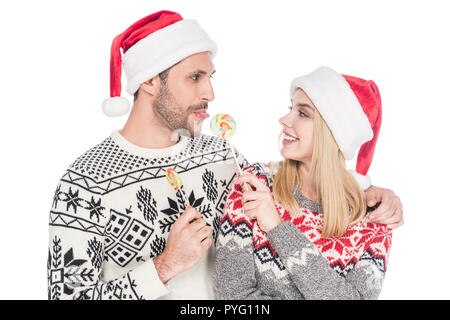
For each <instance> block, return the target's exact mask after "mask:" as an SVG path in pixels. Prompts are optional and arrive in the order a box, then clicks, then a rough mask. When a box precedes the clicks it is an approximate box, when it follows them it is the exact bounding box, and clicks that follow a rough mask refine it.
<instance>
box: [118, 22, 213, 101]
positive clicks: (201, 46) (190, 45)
mask: <svg viewBox="0 0 450 320" xmlns="http://www.w3.org/2000/svg"><path fill="white" fill-rule="evenodd" d="M206 51H209V52H211V54H212V56H213V57H214V56H215V54H216V52H217V45H216V43H215V42H214V41H213V40H211V38H210V37H209V36H208V34H206V32H205V31H204V30H203V29H202V28H201V27H200V25H199V24H198V23H197V21H195V20H192V19H188V20H181V21H178V22H175V23H173V24H171V25H169V26H167V27H165V28H162V29H160V30H158V31H155V32H154V33H152V34H150V35H148V36H147V37H145V38H144V39H142V40H140V41H139V42H137V43H135V44H134V45H133V46H132V47H130V48H129V49H128V50H127V51H126V52H125V54H124V55H123V68H124V71H125V74H126V76H127V81H128V82H127V92H128V93H129V94H131V95H133V94H134V93H135V92H136V91H137V90H138V89H139V85H140V84H141V83H143V82H145V81H147V80H149V79H151V78H152V77H154V76H155V75H157V74H159V73H161V72H162V71H164V70H166V69H168V68H170V67H171V66H173V65H174V64H176V63H178V62H179V61H181V60H183V59H184V58H186V57H188V56H190V55H193V54H195V53H199V52H206Z"/></svg>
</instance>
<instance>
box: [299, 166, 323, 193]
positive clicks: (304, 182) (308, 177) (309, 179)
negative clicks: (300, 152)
mask: <svg viewBox="0 0 450 320" xmlns="http://www.w3.org/2000/svg"><path fill="white" fill-rule="evenodd" d="M300 175H301V177H302V179H301V185H300V186H299V188H300V190H301V191H302V193H303V195H304V196H305V197H306V198H308V199H310V200H312V201H314V202H320V198H319V195H318V194H317V192H316V185H315V182H314V177H313V176H312V174H311V165H310V164H309V163H304V162H301V163H300Z"/></svg>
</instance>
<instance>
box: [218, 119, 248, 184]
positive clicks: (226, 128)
mask: <svg viewBox="0 0 450 320" xmlns="http://www.w3.org/2000/svg"><path fill="white" fill-rule="evenodd" d="M210 127H211V131H212V132H213V133H214V134H215V135H216V136H219V137H221V138H222V139H226V138H228V137H231V136H232V135H234V133H235V132H236V121H234V119H233V118H232V117H231V116H230V115H228V114H225V113H218V114H216V115H215V117H213V118H212V119H211V123H210ZM230 147H231V153H232V154H233V158H234V162H235V163H236V166H237V167H238V169H239V174H241V175H242V170H241V166H240V165H239V162H238V160H237V157H236V152H235V150H234V148H233V146H232V145H231V144H230ZM244 188H245V189H246V190H247V191H248V190H249V188H248V186H247V184H244ZM250 190H251V189H250Z"/></svg>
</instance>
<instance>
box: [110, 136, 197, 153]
mask: <svg viewBox="0 0 450 320" xmlns="http://www.w3.org/2000/svg"><path fill="white" fill-rule="evenodd" d="M111 139H112V140H113V141H114V142H115V143H116V144H117V145H118V146H119V147H120V148H122V149H123V150H125V151H127V152H129V153H130V154H133V155H136V156H140V157H144V158H162V157H170V156H173V155H176V154H179V153H181V152H182V151H183V150H184V149H185V148H186V146H187V145H188V138H187V137H185V136H183V135H180V139H179V140H178V142H177V143H176V144H174V145H173V146H170V147H167V148H160V149H151V148H143V147H139V146H137V145H135V144H133V143H131V142H130V141H128V140H127V139H125V138H124V137H123V136H122V135H121V134H120V133H119V130H118V129H117V130H114V131H113V132H112V133H111Z"/></svg>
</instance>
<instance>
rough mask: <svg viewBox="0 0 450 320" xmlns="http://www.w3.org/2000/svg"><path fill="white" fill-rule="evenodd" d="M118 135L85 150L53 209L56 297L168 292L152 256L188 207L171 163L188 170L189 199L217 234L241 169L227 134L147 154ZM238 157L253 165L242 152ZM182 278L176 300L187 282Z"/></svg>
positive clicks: (52, 294) (51, 281)
mask: <svg viewBox="0 0 450 320" xmlns="http://www.w3.org/2000/svg"><path fill="white" fill-rule="evenodd" d="M115 139H116V138H114V136H113V135H111V136H110V137H108V138H106V139H105V140H103V142H101V143H100V144H97V145H96V146H95V147H93V148H91V149H89V151H87V152H86V153H84V154H82V155H81V156H80V157H79V158H78V159H77V160H76V161H75V162H73V163H72V165H71V166H70V167H69V168H68V170H66V172H65V173H64V175H63V177H62V178H61V180H60V181H59V183H58V185H57V188H56V191H55V193H54V195H53V199H52V205H51V208H50V215H49V229H50V232H49V249H48V260H47V280H48V298H49V299H53V300H59V299H101V300H110V299H111V300H112V299H155V298H157V297H161V295H166V294H167V292H166V291H167V290H166V289H165V288H164V286H163V284H162V283H161V281H160V279H159V277H158V275H157V274H156V271H155V270H154V267H153V263H152V262H151V261H150V260H151V259H153V258H154V257H156V256H158V255H159V254H161V252H162V251H163V250H164V249H165V247H166V245H167V241H168V236H169V234H170V231H171V228H172V226H173V224H174V223H175V222H176V220H177V219H178V217H179V216H180V215H181V214H182V213H183V212H184V211H185V205H186V204H185V201H184V199H183V197H182V195H181V191H180V190H178V191H175V190H174V189H173V188H172V187H171V186H170V185H169V184H168V182H167V180H166V176H165V170H166V169H167V168H169V167H170V168H175V169H176V170H177V171H178V173H179V174H181V175H182V179H183V183H184V184H183V187H182V188H181V190H183V192H184V193H185V195H186V198H187V201H188V203H189V205H190V206H192V207H194V208H195V209H197V210H198V211H199V212H200V214H201V215H202V217H203V218H204V219H205V220H206V223H207V224H208V225H209V226H211V227H212V235H211V236H212V238H213V239H214V241H215V240H216V239H217V234H218V229H219V223H220V219H221V216H222V214H223V210H224V209H225V204H226V203H225V202H226V199H227V195H228V190H229V189H230V185H231V181H233V178H234V177H235V175H236V172H237V169H236V165H235V163H234V161H233V155H232V154H231V151H230V149H229V145H228V144H227V143H226V142H225V141H224V140H223V139H220V138H218V137H214V136H208V135H202V136H200V137H197V138H187V140H186V141H185V142H184V141H183V144H181V145H180V146H181V147H182V148H178V149H175V150H176V151H174V149H171V150H166V151H167V152H166V151H165V153H164V154H162V153H158V154H155V156H151V155H150V153H149V155H148V157H147V158H145V157H141V156H140V155H139V154H134V153H133V152H134V150H133V149H132V148H128V147H126V146H125V147H124V146H121V145H119V142H118V141H117V140H115ZM148 150H149V151H152V150H151V149H148ZM238 161H239V163H240V165H241V166H245V165H248V163H247V161H246V160H245V159H244V158H243V157H242V155H238ZM207 276H208V275H207V274H206V273H205V274H201V273H197V274H195V276H193V278H192V283H194V284H197V283H204V282H206V281H205V279H206V278H207ZM175 280H177V279H175ZM187 281H189V279H187ZM173 284H174V282H172V285H173ZM175 284H176V286H175V288H173V287H172V289H171V292H169V293H168V294H169V298H170V294H172V292H175V293H176V291H177V288H180V287H181V286H184V285H185V282H183V281H179V282H178V283H176V282H175ZM191 285H192V284H191ZM177 286H178V287H177ZM163 289H164V290H163ZM192 290H193V291H194V293H190V295H189V298H190V297H201V298H204V297H208V298H209V291H207V290H206V288H204V287H202V286H201V285H199V287H193V289H192ZM166 298H168V297H167V296H165V297H164V299H166ZM186 298H187V296H186Z"/></svg>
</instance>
